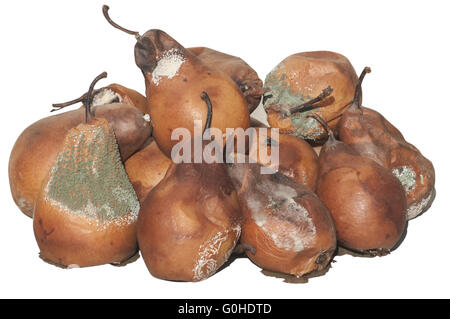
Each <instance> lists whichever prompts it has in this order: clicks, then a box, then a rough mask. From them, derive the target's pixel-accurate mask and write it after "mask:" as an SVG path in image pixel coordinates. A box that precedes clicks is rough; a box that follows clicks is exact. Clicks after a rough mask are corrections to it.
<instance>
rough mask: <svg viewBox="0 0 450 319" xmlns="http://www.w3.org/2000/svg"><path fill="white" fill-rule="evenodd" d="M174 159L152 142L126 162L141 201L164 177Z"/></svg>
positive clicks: (141, 201)
mask: <svg viewBox="0 0 450 319" xmlns="http://www.w3.org/2000/svg"><path fill="white" fill-rule="evenodd" d="M171 163H172V161H171V160H170V158H168V157H166V156H165V155H164V154H163V153H162V152H161V151H160V150H159V148H158V145H157V144H156V142H154V141H153V142H150V144H148V145H147V146H145V147H144V148H143V149H142V150H140V151H139V152H137V153H135V154H133V155H132V156H131V157H130V158H129V159H128V160H127V161H126V162H125V170H126V171H127V174H128V178H129V179H130V182H131V185H133V188H134V190H135V191H136V195H137V197H138V199H139V203H141V204H142V203H143V202H144V199H145V197H147V195H148V193H149V192H150V191H151V190H152V189H153V187H155V186H156V185H158V183H159V182H160V181H161V180H162V179H163V178H164V176H165V175H166V172H167V170H168V169H169V167H170V164H171Z"/></svg>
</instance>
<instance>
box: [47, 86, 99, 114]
mask: <svg viewBox="0 0 450 319" xmlns="http://www.w3.org/2000/svg"><path fill="white" fill-rule="evenodd" d="M98 91H100V89H98V90H94V95H95V94H97V92H98ZM86 97H87V92H86V93H84V94H83V95H82V96H80V97H79V98H76V99H74V100H72V101H68V102H64V103H55V104H52V106H53V109H52V110H50V112H55V111H59V110H61V109H63V108H65V107H67V106H70V105H73V104H76V103H78V102H82V103H86Z"/></svg>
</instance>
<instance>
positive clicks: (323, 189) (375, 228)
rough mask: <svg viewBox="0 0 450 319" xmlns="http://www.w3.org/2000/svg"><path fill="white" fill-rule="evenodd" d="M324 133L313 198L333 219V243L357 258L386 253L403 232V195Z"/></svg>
mask: <svg viewBox="0 0 450 319" xmlns="http://www.w3.org/2000/svg"><path fill="white" fill-rule="evenodd" d="M317 120H318V121H319V120H320V118H317ZM320 121H321V123H322V124H323V125H324V126H325V127H326V125H325V122H324V121H323V120H320ZM328 130H329V134H330V138H329V140H328V141H327V142H326V143H325V144H324V145H323V147H322V149H321V151H320V155H319V177H318V182H317V189H316V193H317V195H318V196H319V198H320V199H321V200H322V201H323V202H324V204H325V205H326V206H327V207H328V209H329V210H330V213H331V215H332V216H333V220H334V223H335V225H336V232H337V240H338V243H339V244H340V245H341V246H343V247H345V248H348V249H350V250H354V251H358V252H361V253H368V254H373V255H377V254H379V255H383V254H386V253H388V252H390V251H391V250H392V249H393V248H394V247H395V246H396V245H397V243H398V242H399V240H400V238H401V236H402V234H403V232H404V230H405V226H406V196H405V191H404V189H403V187H402V185H401V183H400V181H399V180H398V179H397V178H396V177H395V176H394V175H393V174H392V173H391V171H390V170H388V169H386V168H384V167H383V166H381V165H379V164H377V163H376V162H375V161H373V160H371V159H370V158H367V157H363V156H361V155H360V154H359V153H358V152H356V151H355V150H354V149H353V148H352V147H351V146H349V145H347V144H345V143H343V142H341V141H337V140H336V139H335V138H334V135H333V133H332V132H331V129H328Z"/></svg>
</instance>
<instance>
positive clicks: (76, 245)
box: [33, 119, 140, 267]
mask: <svg viewBox="0 0 450 319" xmlns="http://www.w3.org/2000/svg"><path fill="white" fill-rule="evenodd" d="M95 121H96V122H95V123H94V124H80V125H78V126H77V127H75V128H73V129H70V130H69V132H68V133H67V135H66V136H65V139H64V142H63V144H62V147H61V148H60V152H59V153H58V155H57V159H56V161H55V163H54V165H52V168H51V169H50V171H49V173H48V175H47V177H46V178H45V180H44V182H43V184H42V188H41V192H40V194H39V196H38V198H37V200H36V206H35V208H34V215H33V229H34V234H35V237H36V241H37V244H38V246H39V249H40V254H41V257H42V258H43V259H44V260H47V261H49V262H52V263H55V264H58V265H60V266H70V267H73V266H79V267H86V266H94V265H101V264H105V263H113V262H121V261H123V260H126V259H128V258H129V257H130V256H132V255H134V254H135V253H136V251H137V240H136V221H137V214H138V212H139V208H140V207H139V202H138V200H137V197H136V194H135V192H134V190H133V188H132V186H131V184H130V182H129V181H128V178H127V176H126V172H125V169H124V167H123V164H122V162H121V159H120V155H119V151H118V147H117V143H116V140H115V137H114V132H113V131H112V129H111V128H110V126H109V125H108V123H107V121H106V120H104V119H100V120H95Z"/></svg>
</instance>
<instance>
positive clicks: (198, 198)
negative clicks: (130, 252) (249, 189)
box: [137, 163, 241, 281]
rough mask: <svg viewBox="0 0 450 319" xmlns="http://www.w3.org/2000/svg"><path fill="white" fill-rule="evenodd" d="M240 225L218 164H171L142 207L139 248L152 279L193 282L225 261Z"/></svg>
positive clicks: (234, 200)
mask: <svg viewBox="0 0 450 319" xmlns="http://www.w3.org/2000/svg"><path fill="white" fill-rule="evenodd" d="M240 223H241V215H240V208H239V203H238V200H237V196H236V192H235V191H234V189H233V186H232V184H231V182H230V180H229V178H228V176H227V174H226V170H225V167H224V166H223V164H185V163H181V164H172V165H171V167H170V168H169V170H168V172H167V174H166V176H165V177H164V179H163V180H162V181H161V182H160V183H159V184H158V185H157V186H156V187H154V188H153V189H152V191H151V192H150V193H149V194H148V196H147V197H146V199H145V201H144V203H143V204H142V208H141V211H140V212H139V218H138V232H137V236H138V243H139V248H140V249H141V254H142V257H143V259H144V261H145V264H146V265H147V268H148V269H149V271H150V273H151V274H152V275H153V276H155V277H157V278H161V279H166V280H177V281H199V280H203V279H206V278H208V277H210V276H211V275H213V274H214V273H215V272H216V271H217V270H218V269H219V268H220V266H222V265H223V263H224V262H225V261H226V260H227V259H228V258H229V256H230V255H231V252H232V251H233V249H234V247H235V245H236V242H237V241H238V239H239V235H240V232H241V224H240Z"/></svg>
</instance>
